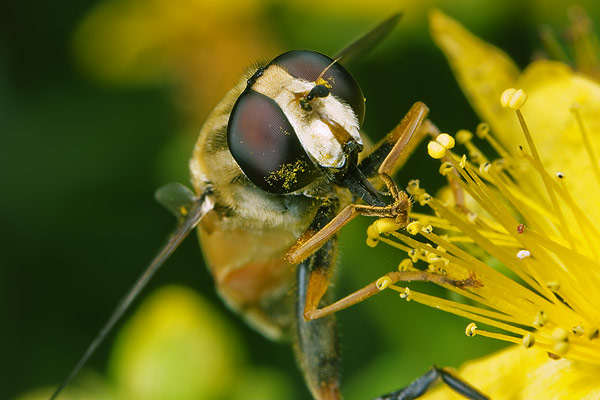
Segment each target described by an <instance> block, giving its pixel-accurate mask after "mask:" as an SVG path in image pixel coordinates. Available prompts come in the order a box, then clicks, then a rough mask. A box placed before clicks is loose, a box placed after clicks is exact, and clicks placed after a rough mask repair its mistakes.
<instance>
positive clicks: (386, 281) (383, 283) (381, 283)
mask: <svg viewBox="0 0 600 400" xmlns="http://www.w3.org/2000/svg"><path fill="white" fill-rule="evenodd" d="M391 283H392V279H391V278H390V277H389V276H382V277H381V278H379V279H377V282H375V286H377V289H379V290H383V289H385V288H387V287H388V286H390V284H391Z"/></svg>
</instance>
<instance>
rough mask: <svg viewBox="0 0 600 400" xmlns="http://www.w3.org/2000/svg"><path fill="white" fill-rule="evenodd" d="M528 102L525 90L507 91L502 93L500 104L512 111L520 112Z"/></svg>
mask: <svg viewBox="0 0 600 400" xmlns="http://www.w3.org/2000/svg"><path fill="white" fill-rule="evenodd" d="M526 102H527V94H526V93H525V91H524V90H523V89H514V88H511V89H506V90H505V91H504V92H502V96H501V97H500V103H501V104H502V106H503V107H508V108H510V109H512V110H520V109H521V107H523V105H525V103H526Z"/></svg>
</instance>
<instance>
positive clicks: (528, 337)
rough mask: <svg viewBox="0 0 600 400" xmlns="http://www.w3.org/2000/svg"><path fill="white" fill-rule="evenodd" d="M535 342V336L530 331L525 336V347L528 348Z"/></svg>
mask: <svg viewBox="0 0 600 400" xmlns="http://www.w3.org/2000/svg"><path fill="white" fill-rule="evenodd" d="M534 344H535V336H533V335H532V334H531V333H528V334H527V335H525V336H523V347H525V348H526V349H528V348H530V347H532V346H533V345H534Z"/></svg>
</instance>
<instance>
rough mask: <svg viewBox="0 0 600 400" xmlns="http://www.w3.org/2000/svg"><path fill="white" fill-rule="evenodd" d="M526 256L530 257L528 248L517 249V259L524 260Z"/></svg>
mask: <svg viewBox="0 0 600 400" xmlns="http://www.w3.org/2000/svg"><path fill="white" fill-rule="evenodd" d="M528 257H531V252H530V251H529V250H519V252H517V258H518V259H519V260H524V259H525V258H528Z"/></svg>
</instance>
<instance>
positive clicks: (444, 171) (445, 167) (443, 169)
mask: <svg viewBox="0 0 600 400" xmlns="http://www.w3.org/2000/svg"><path fill="white" fill-rule="evenodd" d="M453 168H454V167H453V166H452V163H450V162H445V163H442V165H440V169H439V172H440V175H442V176H446V175H448V174H449V173H450V172H452V169H453Z"/></svg>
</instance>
